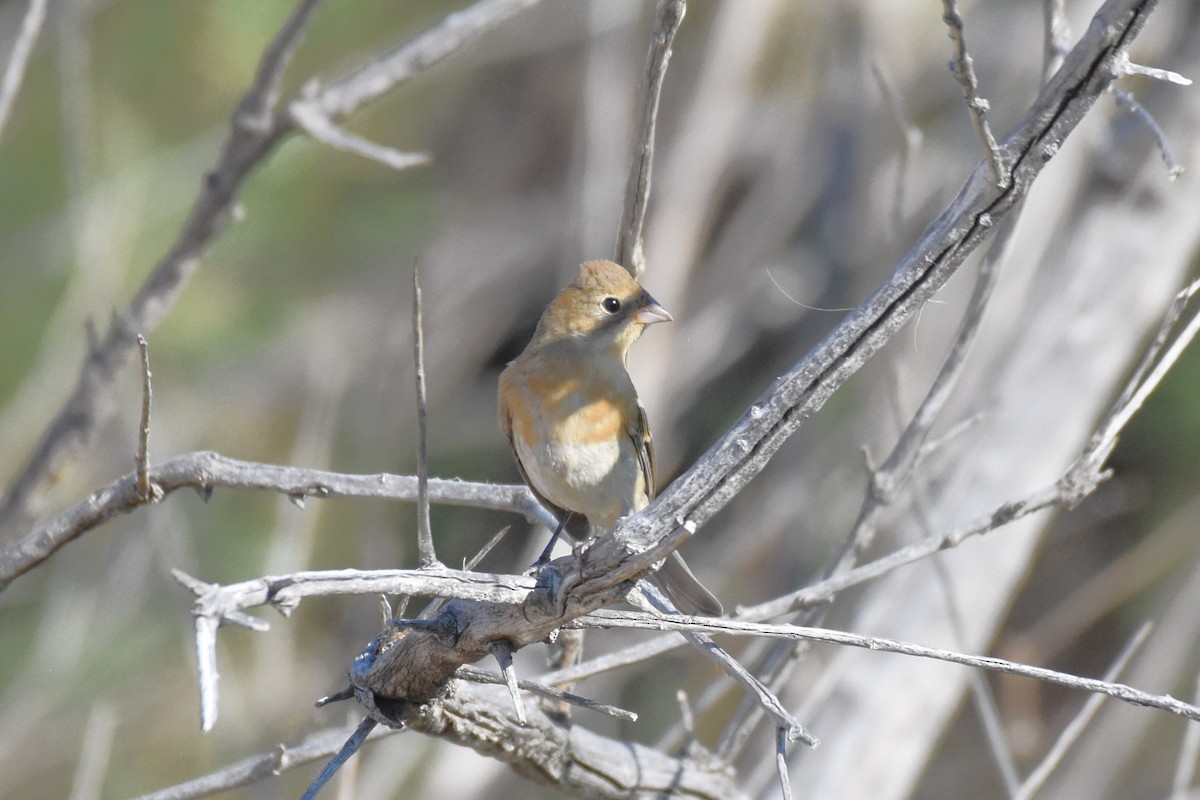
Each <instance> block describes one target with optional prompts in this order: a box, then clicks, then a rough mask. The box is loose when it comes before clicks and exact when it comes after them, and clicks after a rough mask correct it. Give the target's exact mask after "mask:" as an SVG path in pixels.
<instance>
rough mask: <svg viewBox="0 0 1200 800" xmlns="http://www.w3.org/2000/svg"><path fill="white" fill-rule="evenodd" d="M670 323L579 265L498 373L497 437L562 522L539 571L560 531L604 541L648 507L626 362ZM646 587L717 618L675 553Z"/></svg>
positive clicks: (619, 284) (717, 607)
mask: <svg viewBox="0 0 1200 800" xmlns="http://www.w3.org/2000/svg"><path fill="white" fill-rule="evenodd" d="M671 319H672V318H671V315H670V314H668V313H667V311H666V310H665V309H664V308H663V307H662V306H661V305H659V303H658V302H657V301H656V300H655V299H654V298H653V297H651V296H650V294H649V293H648V292H647V291H646V290H645V289H644V288H642V286H641V284H640V283H638V281H637V280H635V279H634V277H633V276H632V275H630V273H629V272H628V271H626V269H625V268H624V267H622V266H620V265H619V264H616V263H614V262H612V261H604V260H598V261H586V262H584V263H583V264H582V265H581V267H580V270H579V275H578V277H576V278H575V279H574V280H573V281H572V282H571V284H570V285H568V286H567V287H566V288H564V289H563V290H562V291H561V292H559V294H558V295H557V296H556V297H555V298H554V299H553V300H552V301H551V302H550V305H549V306H547V308H546V310H545V311H544V312H543V313H542V316H541V318H540V319H539V320H538V324H537V328H536V330H535V331H534V334H533V338H532V339H531V340H530V342H529V344H528V345H527V346H526V347H525V349H524V350H523V351H522V352H521V354H520V355H519V356H517V357H516V358H515V359H514V360H513V361H511V362H509V364H508V366H506V367H505V368H504V371H503V372H501V374H500V380H499V386H498V391H497V406H498V410H499V415H500V427H501V428H502V429H503V431H504V435H505V436H506V437H507V438H508V443H509V447H510V448H511V449H512V453H513V457H514V458H515V459H516V462H517V468H518V469H519V470H520V472H521V477H522V478H524V480H525V483H526V484H528V486H529V488H530V490H531V491H532V492H533V494H534V496H535V497H536V498H537V499H538V501H539V502H541V504H542V505H543V506H545V507H546V509H547V510H549V511H550V512H551V513H552V514H553V515H554V516H555V518H556V519H557V520H558V522H559V525H558V529H557V530H556V531H555V533H554V537H552V538H551V540H550V543H549V544H548V545H547V547H546V550H545V552H543V554H542V558H541V559H539V562H542V561H545V560H546V559H548V557H549V553H550V549H551V548H552V547H553V546H554V542H555V540H556V539H557V537H558V535H559V534H560V533H561V532H562V531H563V530H564V529H566V530H567V532H568V533H570V534H571V535H572V536H573V537H574V538H577V539H579V538H588V537H595V536H600V535H603V534H606V533H611V532H612V530H613V528H615V527H616V525H617V523H618V522H619V521H620V519H621V518H622V517H626V516H628V515H630V514H634V513H636V512H638V511H640V510H641V509H643V508H645V507H646V506H647V505H648V504H649V503H650V501H651V500H652V499H653V498H654V492H655V478H656V475H655V461H654V442H653V440H652V439H651V436H650V426H649V424H648V423H647V420H646V411H645V409H644V408H642V406H641V404H640V403H639V401H638V395H637V389H636V388H635V387H634V385H633V379H632V378H631V377H630V375H629V370H628V368H627V366H626V359H627V356H628V354H629V348H630V347H631V346H632V345H633V343H634V342H636V341H637V340H638V338H639V337H640V336H641V335H642V331H643V330H645V328H646V326H648V325H654V324H657V323H660V322H669V321H671ZM651 580H652V581H653V582H654V583H655V585H657V586H658V587H659V588H661V589H663V590H664V592H665V593H666V594H667V596H668V597H669V598H670V599H671V601H672V603H673V604H674V605H675V606H676V608H677V609H678V610H679V611H681V612H683V613H691V614H702V615H706V616H720V615H721V614H722V613H723V609H722V607H721V603H720V601H719V600H718V599H717V598H716V597H715V596H714V595H713V594H712V592H710V591H709V590H708V589H707V588H705V587H704V585H703V584H701V583H700V581H699V580H698V579H697V578H696V576H695V575H694V574H693V573H692V571H691V570H690V569H689V568H688V566H687V564H686V563H685V562H684V560H683V557H682V556H680V555H679V553H678V552H673V553H671V556H670V557H669V558H667V559H666V561H665V562H664V563H663V566H662V567H661V568H660V569H659V571H658V572H656V573H655V574H654V575H653V576H652V577H651Z"/></svg>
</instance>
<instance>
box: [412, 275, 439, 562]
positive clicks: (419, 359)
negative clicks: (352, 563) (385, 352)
mask: <svg viewBox="0 0 1200 800" xmlns="http://www.w3.org/2000/svg"><path fill="white" fill-rule="evenodd" d="M412 325H413V367H414V369H413V372H414V373H415V378H414V380H415V381H416V389H417V548H418V550H419V551H420V564H421V566H422V567H439V566H441V562H440V561H438V557H437V552H436V551H435V550H434V549H433V528H432V527H431V525H430V522H429V425H428V416H429V414H428V408H427V401H426V398H425V307H424V305H423V303H422V300H421V264H420V262H418V263H416V264H414V265H413V320H412Z"/></svg>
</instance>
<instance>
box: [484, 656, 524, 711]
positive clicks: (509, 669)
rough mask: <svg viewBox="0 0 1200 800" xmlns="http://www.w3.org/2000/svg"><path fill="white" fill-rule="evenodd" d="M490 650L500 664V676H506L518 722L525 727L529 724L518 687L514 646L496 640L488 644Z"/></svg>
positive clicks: (505, 681) (505, 680)
mask: <svg viewBox="0 0 1200 800" xmlns="http://www.w3.org/2000/svg"><path fill="white" fill-rule="evenodd" d="M488 649H489V650H491V651H492V655H494V656H495V657H496V661H497V663H499V664H500V674H502V675H503V676H504V683H505V684H506V685H507V686H508V694H509V696H510V697H511V698H512V701H513V708H515V709H516V712H517V722H519V723H521V725H522V726H524V725H526V724H527V722H526V717H525V702H524V701H523V700H522V699H521V689H520V687H519V686H517V671H516V669H515V668H513V660H512V654H513V650H512V645H511V644H509V642H508V640H507V639H496V640H494V641H491V642H488Z"/></svg>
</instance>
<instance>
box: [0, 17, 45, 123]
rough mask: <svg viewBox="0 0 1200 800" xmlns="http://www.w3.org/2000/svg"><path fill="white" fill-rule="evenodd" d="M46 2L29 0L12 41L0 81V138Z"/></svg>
mask: <svg viewBox="0 0 1200 800" xmlns="http://www.w3.org/2000/svg"><path fill="white" fill-rule="evenodd" d="M48 4H49V0H29V7H28V8H27V9H26V10H25V18H24V19H23V20H21V31H20V32H19V33H18V34H17V40H16V41H15V42H14V43H13V49H12V54H11V55H10V56H9V58H8V66H7V67H6V68H5V70H4V81H3V82H2V83H0V140H2V139H3V138H4V128H5V127H6V126H7V124H8V116H9V114H11V113H12V107H13V103H15V102H16V99H17V94H18V93H19V92H20V91H21V82H22V81H23V80H24V78H25V67H26V66H28V64H29V57H30V56H31V55H33V46H34V44H35V43H36V42H37V38H38V34H39V33H40V32H41V30H42V23H43V22H45V21H46V6H47V5H48Z"/></svg>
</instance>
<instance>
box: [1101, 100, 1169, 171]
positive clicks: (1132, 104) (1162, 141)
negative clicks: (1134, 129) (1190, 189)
mask: <svg viewBox="0 0 1200 800" xmlns="http://www.w3.org/2000/svg"><path fill="white" fill-rule="evenodd" d="M1112 94H1113V97H1115V98H1116V99H1117V105H1119V106H1120V107H1121V108H1123V109H1125V110H1126V111H1128V112H1129V113H1130V114H1133V115H1134V116H1135V117H1137V118H1138V119H1139V120H1141V123H1142V124H1143V125H1145V126H1146V127H1147V128H1148V129H1149V130H1150V135H1151V136H1153V137H1154V144H1155V145H1156V146H1157V147H1158V154H1159V156H1160V157H1161V158H1162V161H1163V164H1165V165H1166V167H1167V177H1168V178H1169V179H1170V180H1176V179H1177V178H1178V177H1179V176H1180V175H1182V174H1183V165H1182V164H1180V163H1179V162H1178V161H1176V160H1175V156H1174V155H1173V154H1172V153H1171V148H1170V146H1169V145H1168V144H1167V134H1166V132H1165V131H1164V130H1163V129H1162V126H1161V125H1159V124H1158V120H1156V119H1154V116H1153V115H1152V114H1151V113H1150V112H1149V111H1147V110H1146V107H1145V106H1144V105H1142V104H1141V103H1139V102H1138V101H1137V99H1136V98H1135V97H1134V96H1133V95H1132V94H1131V93H1130V92H1126V91H1124V90H1123V89H1118V88H1117V87H1116V86H1113V87H1112Z"/></svg>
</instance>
